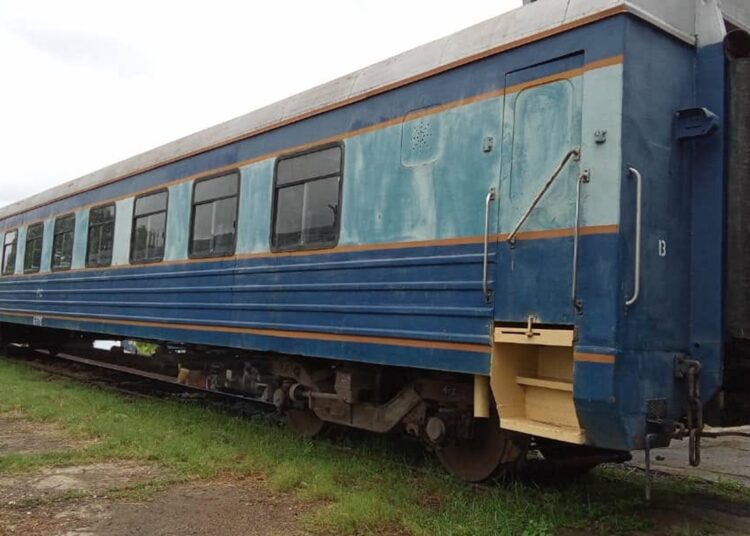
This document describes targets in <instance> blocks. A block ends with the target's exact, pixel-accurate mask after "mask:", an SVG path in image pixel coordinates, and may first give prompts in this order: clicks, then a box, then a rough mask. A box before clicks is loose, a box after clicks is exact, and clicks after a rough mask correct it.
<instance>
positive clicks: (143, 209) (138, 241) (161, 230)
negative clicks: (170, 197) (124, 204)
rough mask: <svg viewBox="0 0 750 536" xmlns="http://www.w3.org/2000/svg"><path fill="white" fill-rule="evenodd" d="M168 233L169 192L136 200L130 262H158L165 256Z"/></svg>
mask: <svg viewBox="0 0 750 536" xmlns="http://www.w3.org/2000/svg"><path fill="white" fill-rule="evenodd" d="M166 234H167V192H166V191H164V192H158V193H155V194H149V195H145V196H143V197H139V198H137V199H136V200H135V209H134V211H133V236H132V238H131V242H130V262H157V261H160V260H162V259H163V258H164V241H165V238H166Z"/></svg>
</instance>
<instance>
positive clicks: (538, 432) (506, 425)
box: [500, 416, 586, 445]
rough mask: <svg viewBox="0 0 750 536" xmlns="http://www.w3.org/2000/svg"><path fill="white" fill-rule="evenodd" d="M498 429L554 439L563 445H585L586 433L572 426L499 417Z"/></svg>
mask: <svg viewBox="0 0 750 536" xmlns="http://www.w3.org/2000/svg"><path fill="white" fill-rule="evenodd" d="M500 428H503V429H505V430H511V431H513V432H520V433H523V434H528V435H532V436H534V437H544V438H546V439H556V440H557V441H563V442H565V443H574V444H576V445H585V444H586V433H585V432H584V431H583V430H582V429H581V428H576V427H572V426H559V425H556V424H548V423H546V422H539V421H533V420H531V419H524V418H522V417H514V418H510V417H509V418H503V417H502V416H501V417H500Z"/></svg>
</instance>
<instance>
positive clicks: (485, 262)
mask: <svg viewBox="0 0 750 536" xmlns="http://www.w3.org/2000/svg"><path fill="white" fill-rule="evenodd" d="M494 200H495V188H494V186H493V187H492V188H490V190H489V191H488V192H487V197H486V198H485V199H484V257H483V258H482V292H483V293H484V298H485V299H486V300H489V299H490V288H489V283H488V282H487V276H488V274H487V271H488V263H489V250H490V205H491V204H492V202H493V201H494Z"/></svg>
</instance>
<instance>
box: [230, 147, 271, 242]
mask: <svg viewBox="0 0 750 536" xmlns="http://www.w3.org/2000/svg"><path fill="white" fill-rule="evenodd" d="M273 165H274V160H273V159H270V160H264V161H262V162H259V163H257V164H253V165H251V166H247V167H245V168H242V171H241V173H242V174H241V183H240V214H239V222H238V231H237V252H238V253H257V252H264V251H269V243H268V242H269V236H270V234H271V204H272V192H271V190H272V189H273Z"/></svg>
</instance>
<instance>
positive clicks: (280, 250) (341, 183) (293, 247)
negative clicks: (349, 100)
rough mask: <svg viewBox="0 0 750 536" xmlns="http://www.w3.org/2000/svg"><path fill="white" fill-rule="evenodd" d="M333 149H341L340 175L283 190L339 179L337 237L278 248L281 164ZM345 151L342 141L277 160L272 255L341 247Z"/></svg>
mask: <svg viewBox="0 0 750 536" xmlns="http://www.w3.org/2000/svg"><path fill="white" fill-rule="evenodd" d="M333 147H338V148H340V149H341V160H340V164H339V172H338V174H329V175H321V176H320V177H314V178H307V179H300V180H298V181H294V182H290V183H287V184H284V185H282V186H281V188H286V187H290V186H297V185H299V184H304V183H307V182H312V181H316V180H322V179H327V178H330V177H339V189H338V201H339V206H338V208H339V212H338V218H336V237H335V238H334V239H333V240H331V241H329V242H318V243H315V244H295V245H286V246H277V245H276V243H275V242H276V241H275V240H274V237H275V236H276V216H277V214H276V213H277V211H278V208H279V207H278V202H277V200H278V196H277V195H276V193H277V192H278V190H279V186H278V179H279V163H281V162H283V161H285V160H289V159H292V158H297V157H300V156H305V155H308V154H312V153H317V152H320V151H325V150H326V149H331V148H333ZM345 149H346V148H345V144H344V142H343V140H342V141H337V142H333V143H326V144H325V145H318V146H316V147H312V148H310V149H305V150H304V151H298V152H295V153H287V154H284V155H282V156H279V157H278V158H276V162H275V163H274V166H273V187H272V190H271V230H270V236H269V238H268V243H269V244H270V249H271V252H272V253H284V252H289V251H312V250H316V249H332V248H335V247H336V246H338V245H339V240H340V239H341V220H342V218H341V214H342V212H341V207H342V206H343V204H344V203H343V195H342V194H343V192H344V164H345V161H346V157H345V155H346V150H345Z"/></svg>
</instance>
